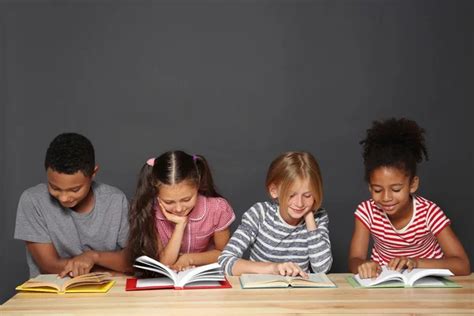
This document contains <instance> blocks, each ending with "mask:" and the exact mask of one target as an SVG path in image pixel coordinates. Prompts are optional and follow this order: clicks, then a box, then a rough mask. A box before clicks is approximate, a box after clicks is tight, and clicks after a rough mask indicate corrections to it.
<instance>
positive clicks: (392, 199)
mask: <svg viewBox="0 0 474 316" xmlns="http://www.w3.org/2000/svg"><path fill="white" fill-rule="evenodd" d="M418 183H419V179H418V177H416V176H415V177H413V179H412V180H411V181H410V177H409V176H408V175H407V174H405V172H403V170H400V169H398V168H393V167H380V168H377V169H375V170H374V171H372V174H371V175H370V182H369V191H370V193H371V195H372V199H373V200H374V201H375V203H376V204H377V206H378V207H380V208H381V209H382V210H383V211H384V212H385V213H386V214H387V215H388V216H389V217H398V216H403V215H404V214H407V213H408V212H409V211H410V207H411V196H410V195H411V194H412V193H415V192H416V190H417V189H418Z"/></svg>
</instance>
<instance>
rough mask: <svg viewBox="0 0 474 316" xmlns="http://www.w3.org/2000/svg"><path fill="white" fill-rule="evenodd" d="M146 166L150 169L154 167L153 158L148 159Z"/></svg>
mask: <svg viewBox="0 0 474 316" xmlns="http://www.w3.org/2000/svg"><path fill="white" fill-rule="evenodd" d="M146 164H147V165H149V166H150V167H153V166H154V165H155V158H150V159H148V160H147V161H146Z"/></svg>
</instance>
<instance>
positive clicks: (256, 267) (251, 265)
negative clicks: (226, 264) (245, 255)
mask: <svg viewBox="0 0 474 316" xmlns="http://www.w3.org/2000/svg"><path fill="white" fill-rule="evenodd" d="M243 273H261V274H275V263H273V262H254V261H250V260H245V259H239V260H237V261H236V262H235V264H234V266H233V267H232V275H236V276H239V275H241V274H243Z"/></svg>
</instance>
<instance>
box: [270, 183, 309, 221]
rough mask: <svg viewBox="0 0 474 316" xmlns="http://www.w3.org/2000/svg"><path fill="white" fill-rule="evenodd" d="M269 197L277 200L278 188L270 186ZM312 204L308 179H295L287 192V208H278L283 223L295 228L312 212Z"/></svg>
mask: <svg viewBox="0 0 474 316" xmlns="http://www.w3.org/2000/svg"><path fill="white" fill-rule="evenodd" d="M270 195H271V196H272V197H273V198H275V199H276V198H278V197H279V195H280V188H277V187H276V186H271V187H270ZM314 202H315V200H314V196H313V192H312V191H311V186H310V182H309V179H300V178H297V179H296V180H295V181H294V182H293V184H292V185H291V187H290V189H289V191H288V202H287V205H288V207H286V208H285V209H283V208H280V215H281V217H282V218H283V219H284V220H285V222H287V223H288V224H290V225H295V226H296V225H298V224H299V223H300V222H301V221H302V220H303V218H304V217H305V215H306V214H308V213H309V212H312V211H313V208H314ZM280 205H281V203H280Z"/></svg>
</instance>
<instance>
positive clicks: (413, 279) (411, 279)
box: [403, 269, 454, 286]
mask: <svg viewBox="0 0 474 316" xmlns="http://www.w3.org/2000/svg"><path fill="white" fill-rule="evenodd" d="M403 274H404V275H405V277H406V279H407V280H408V281H407V284H408V285H409V286H413V285H414V284H416V285H418V283H419V282H420V281H421V280H420V279H422V278H424V277H427V276H431V277H448V276H452V275H454V274H453V273H452V272H451V271H449V270H448V269H413V270H411V271H410V272H408V270H405V271H404V272H403ZM433 279H434V280H436V279H435V278H431V280H432V281H433ZM437 281H438V282H441V281H439V280H437ZM426 282H428V281H426ZM426 282H425V285H426ZM441 283H442V282H441ZM442 284H444V283H442Z"/></svg>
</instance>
